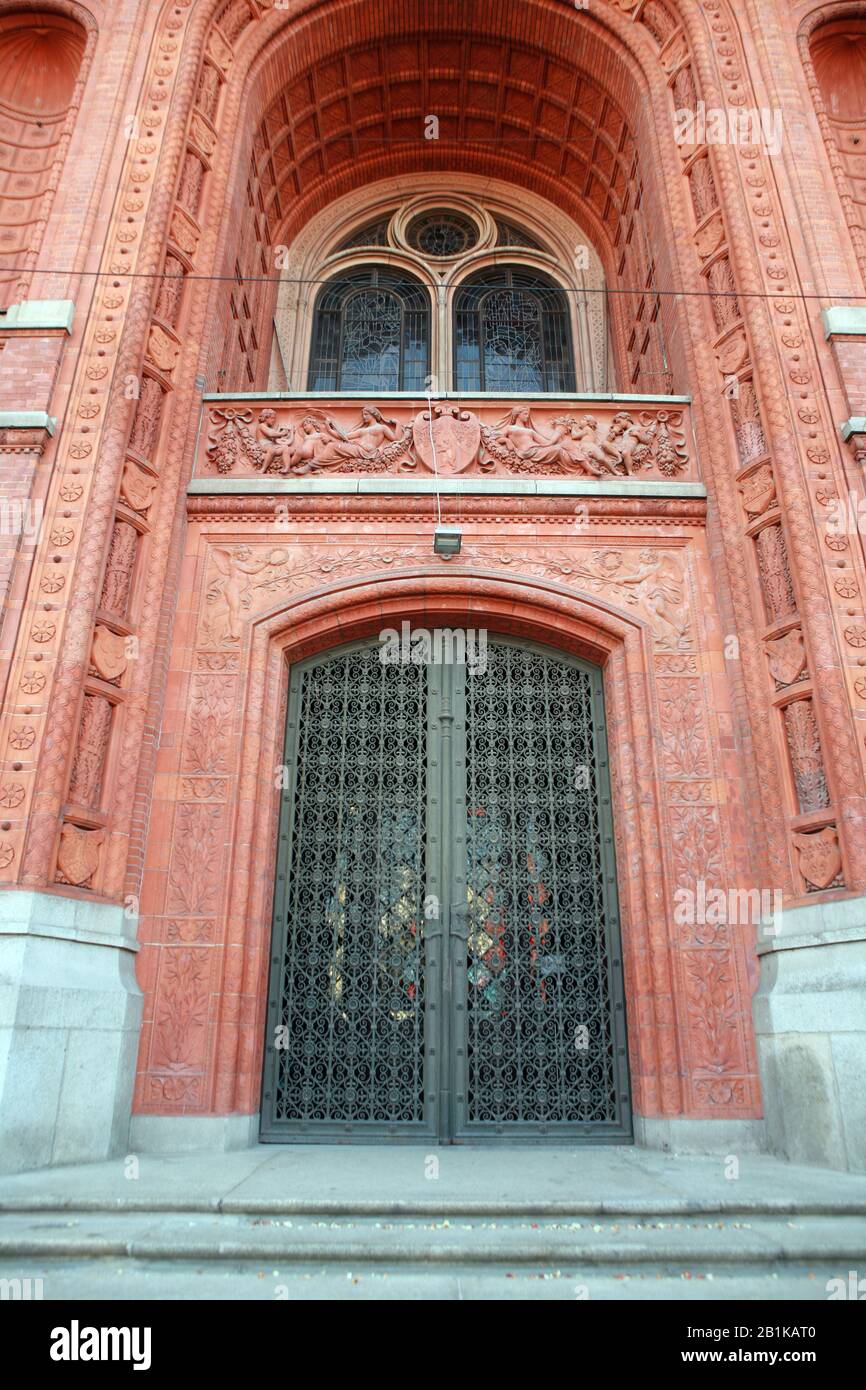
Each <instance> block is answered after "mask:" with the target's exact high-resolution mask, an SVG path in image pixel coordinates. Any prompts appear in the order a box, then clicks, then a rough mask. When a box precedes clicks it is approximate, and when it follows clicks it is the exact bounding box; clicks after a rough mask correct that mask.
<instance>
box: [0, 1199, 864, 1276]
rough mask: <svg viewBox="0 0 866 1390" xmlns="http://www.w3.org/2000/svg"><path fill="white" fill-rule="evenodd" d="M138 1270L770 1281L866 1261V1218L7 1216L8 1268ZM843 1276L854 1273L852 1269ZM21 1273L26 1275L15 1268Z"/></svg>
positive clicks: (1, 1239) (3, 1247) (2, 1235)
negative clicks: (524, 1273) (324, 1267)
mask: <svg viewBox="0 0 866 1390" xmlns="http://www.w3.org/2000/svg"><path fill="white" fill-rule="evenodd" d="M82 1258H89V1259H105V1258H112V1259H124V1258H128V1259H133V1260H137V1261H160V1260H174V1261H177V1260H184V1261H196V1262H201V1261H210V1260H232V1261H258V1262H265V1263H270V1264H274V1263H277V1262H282V1263H288V1264H297V1263H302V1264H305V1265H318V1264H321V1263H325V1264H329V1265H330V1264H340V1263H344V1264H349V1265H351V1264H353V1263H355V1264H364V1265H376V1264H385V1265H394V1266H402V1265H412V1264H418V1263H421V1264H422V1265H423V1266H462V1265H466V1266H470V1267H477V1268H483V1267H484V1266H487V1265H495V1266H500V1267H503V1268H507V1267H510V1266H515V1267H524V1266H536V1267H547V1266H554V1267H559V1266H561V1265H564V1264H568V1265H570V1266H572V1267H574V1268H594V1269H597V1270H603V1271H606V1272H608V1273H611V1274H615V1273H619V1272H622V1271H623V1270H627V1269H631V1268H634V1269H638V1268H640V1267H642V1266H647V1265H651V1266H654V1267H656V1268H658V1269H662V1270H667V1269H673V1268H676V1269H680V1270H688V1269H696V1270H702V1271H707V1270H712V1269H713V1268H714V1267H716V1266H719V1267H725V1268H737V1267H752V1268H756V1269H760V1270H764V1271H769V1270H771V1269H775V1268H777V1267H778V1266H784V1265H785V1264H789V1263H797V1264H800V1265H803V1266H806V1265H808V1264H809V1263H810V1262H821V1263H822V1265H832V1266H834V1267H835V1268H836V1273H838V1274H842V1273H844V1272H846V1271H847V1270H848V1269H849V1268H857V1267H858V1266H862V1264H863V1261H864V1259H866V1217H861V1216H851V1215H848V1214H846V1215H845V1216H844V1217H839V1216H815V1215H802V1214H798V1215H792V1216H789V1217H787V1218H786V1217H780V1216H778V1215H766V1214H759V1215H753V1216H750V1217H744V1218H742V1219H734V1218H731V1217H723V1216H719V1217H715V1218H713V1217H707V1216H700V1217H691V1218H660V1217H658V1216H656V1217H655V1218H646V1217H645V1218H634V1219H620V1220H613V1219H611V1218H610V1217H603V1218H600V1219H594V1220H593V1219H591V1220H581V1219H569V1220H565V1219H560V1220H550V1219H547V1218H545V1219H540V1220H537V1221H529V1220H527V1219H526V1218H525V1217H524V1216H522V1215H518V1216H515V1215H513V1214H512V1215H511V1216H503V1217H500V1218H498V1219H495V1220H494V1219H490V1218H478V1217H475V1218H474V1219H468V1218H466V1219H463V1220H460V1219H456V1220H452V1219H451V1218H448V1217H442V1216H441V1215H440V1216H438V1217H431V1218H429V1219H423V1218H415V1219H406V1218H403V1217H399V1218H393V1219H386V1220H383V1219H380V1218H375V1217H369V1216H357V1215H356V1216H351V1217H335V1216H332V1215H329V1214H325V1213H320V1214H319V1216H318V1218H316V1217H314V1216H313V1217H311V1216H301V1217H297V1216H294V1217H275V1216H261V1215H259V1216H252V1215H235V1214H230V1213H220V1214H217V1213H191V1212H187V1213H177V1212H175V1213H171V1212H151V1213H144V1212H131V1211H113V1212H107V1211H106V1212H100V1213H85V1212H79V1213H72V1212H69V1211H66V1212H62V1211H55V1212H52V1213H46V1212H39V1213H35V1212H30V1213H27V1212H23V1211H19V1212H7V1213H6V1214H5V1215H4V1216H3V1217H2V1219H0V1261H2V1264H3V1265H4V1266H6V1267H10V1266H11V1264H12V1263H13V1262H16V1261H18V1260H22V1259H27V1260H58V1259H78V1260H80V1259H82ZM843 1266H844V1269H843V1268H842V1267H843ZM16 1267H17V1266H16Z"/></svg>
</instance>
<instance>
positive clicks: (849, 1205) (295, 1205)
mask: <svg viewBox="0 0 866 1390" xmlns="http://www.w3.org/2000/svg"><path fill="white" fill-rule="evenodd" d="M129 1186H133V1185H132V1184H129ZM50 1212H55V1213H71V1214H75V1213H88V1214H89V1213H95V1212H104V1213H106V1214H110V1213H117V1212H128V1213H131V1214H134V1213H142V1212H145V1213H146V1212H166V1213H178V1214H182V1213H185V1212H188V1213H191V1214H223V1215H235V1216H279V1217H293V1216H297V1217H321V1218H323V1219H324V1218H328V1217H333V1218H349V1219H355V1218H364V1217H378V1218H380V1219H384V1218H387V1217H395V1218H398V1219H400V1220H412V1219H413V1218H418V1219H421V1220H424V1219H431V1220H432V1219H440V1220H446V1219H451V1218H454V1219H458V1218H468V1219H470V1220H473V1221H474V1220H485V1219H490V1220H496V1219H502V1218H507V1219H522V1220H533V1219H539V1220H549V1221H556V1220H575V1221H580V1220H585V1219H587V1218H590V1217H595V1218H597V1219H602V1218H604V1219H610V1220H615V1219H616V1218H618V1217H622V1218H626V1219H632V1218H637V1219H653V1218H657V1219H659V1220H662V1219H664V1218H665V1217H672V1218H676V1217H689V1216H708V1217H709V1216H721V1217H725V1218H726V1219H733V1218H736V1217H739V1216H743V1217H749V1216H776V1217H785V1216H838V1217H849V1216H850V1217H858V1216H864V1217H866V1196H860V1195H858V1194H856V1193H854V1194H851V1195H848V1194H844V1195H840V1196H836V1197H828V1196H821V1197H815V1198H814V1199H811V1198H808V1197H801V1196H796V1197H768V1196H764V1195H762V1196H752V1197H742V1196H740V1195H739V1194H736V1195H731V1196H721V1197H719V1196H708V1197H677V1196H667V1195H665V1194H654V1195H653V1196H651V1197H623V1196H617V1197H612V1198H605V1199H587V1200H573V1199H572V1200H556V1199H545V1200H540V1201H539V1200H537V1199H534V1198H527V1199H524V1200H520V1199H519V1198H515V1199H509V1200H508V1201H505V1200H503V1201H485V1200H478V1201H460V1200H457V1199H453V1198H446V1199H445V1200H439V1201H432V1200H431V1201H423V1200H417V1199H414V1200H407V1201H402V1200H398V1201H395V1200H393V1199H380V1198H370V1199H346V1200H329V1199H327V1198H323V1199H317V1200H313V1199H309V1198H297V1197H284V1196H274V1195H270V1194H269V1195H268V1196H266V1197H254V1196H237V1197H232V1196H213V1197H198V1196H195V1195H192V1194H189V1193H184V1194H182V1195H162V1194H160V1193H158V1192H153V1191H149V1192H148V1194H147V1195H143V1196H137V1195H135V1193H134V1191H133V1192H132V1193H127V1192H124V1193H122V1194H115V1195H105V1194H104V1193H100V1194H94V1195H93V1196H81V1195H79V1194H75V1195H70V1196H68V1197H63V1196H60V1195H59V1194H58V1193H56V1192H53V1191H49V1192H45V1193H40V1192H36V1191H32V1192H27V1191H23V1192H21V1193H16V1192H8V1191H7V1192H6V1193H5V1194H3V1195H0V1218H2V1215H3V1213H19V1214H21V1213H34V1214H37V1213H50Z"/></svg>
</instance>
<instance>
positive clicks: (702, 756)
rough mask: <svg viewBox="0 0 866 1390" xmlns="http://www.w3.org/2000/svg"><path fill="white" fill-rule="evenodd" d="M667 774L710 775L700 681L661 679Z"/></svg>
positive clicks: (660, 692)
mask: <svg viewBox="0 0 866 1390" xmlns="http://www.w3.org/2000/svg"><path fill="white" fill-rule="evenodd" d="M659 707H660V711H661V720H662V750H663V762H664V768H665V776H666V777H708V776H709V775H710V771H711V769H710V761H709V757H708V754H707V739H706V730H705V727H704V714H703V707H702V705H701V689H700V684H699V682H698V681H693V680H662V681H659Z"/></svg>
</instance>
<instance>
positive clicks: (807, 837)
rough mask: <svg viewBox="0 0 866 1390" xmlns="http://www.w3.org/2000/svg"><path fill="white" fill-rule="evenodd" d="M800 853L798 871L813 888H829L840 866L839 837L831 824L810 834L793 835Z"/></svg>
mask: <svg viewBox="0 0 866 1390" xmlns="http://www.w3.org/2000/svg"><path fill="white" fill-rule="evenodd" d="M794 844H795V846H796V848H797V850H798V852H799V855H800V872H801V873H802V875H803V877H804V878H805V879H806V881H807V882H808V883H811V884H812V887H813V888H829V886H830V884H831V883H832V882H833V880H834V878H835V877H836V875H837V874H838V872H839V870H840V869H841V867H842V852H841V850H840V849H839V837H838V835H837V834H836V831H835V830H834V828H833V826H832V825H825V826H824V829H823V830H817V831H813V832H812V833H811V834H802V835H795V836H794Z"/></svg>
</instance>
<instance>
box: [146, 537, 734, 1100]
mask: <svg viewBox="0 0 866 1390" xmlns="http://www.w3.org/2000/svg"><path fill="white" fill-rule="evenodd" d="M506 548H507V547H506ZM273 549H274V546H273V539H272V538H271V539H268V538H267V537H259V538H258V540H257V544H256V547H255V548H254V549H253V550H248V551H247V553H246V554H245V555H244V556H243V557H242V563H244V564H245V565H247V567H248V569H249V571H250V573H249V574H248V575H247V579H248V580H251V581H253V582H254V581H255V579H256V578H258V577H261V576H263V577H264V584H265V587H267V585H268V584H269V583H271V582H272V581H271V580H270V579H269V578H268V577H267V576H268V574H269V572H270V570H271V569H273V570H275V571H277V572H279V571H280V570H281V569H285V566H284V565H283V564H282V561H281V560H280V559H279V557H277V556H275V555H274V554H273V553H272V552H273ZM296 549H303V557H302V560H301V561H300V562H299V564H298V565H296V567H295V570H294V573H295V574H296V576H297V587H296V588H295V590H294V592H292V593H291V594H289V593H288V592H286V591H285V590H284V591H283V594H282V596H279V595H276V596H275V598H276V601H275V602H273V603H271V605H270V606H268V607H265V608H263V609H261V610H260V611H257V608H258V601H255V602H251V604H250V606H249V607H248V608H247V609H244V608H243V603H242V601H239V603H238V606H237V611H238V612H239V613H241V614H242V615H243V616H242V620H241V621H242V627H243V632H242V633H240V632H239V637H238V640H237V641H236V642H231V643H228V644H226V643H224V642H222V641H218V643H217V645H216V646H214V644H213V641H212V637H213V632H212V631H211V630H210V629H209V628H208V627H207V626H200V627H198V628H197V629H196V630H195V632H193V631H191V633H190V638H191V640H190V650H189V661H188V668H189V676H188V689H187V690H186V691H185V693H184V695H183V696H182V698H181V699H180V701H179V703H178V706H177V710H178V714H177V717H178V719H179V720H180V723H179V725H178V730H177V741H176V745H175V746H176V747H177V749H178V752H177V773H176V774H175V773H172V775H171V786H172V787H173V788H174V791H173V793H170V796H171V798H172V800H171V805H168V804H166V803H165V802H163V803H162V806H161V814H163V815H167V816H168V817H169V818H170V820H171V821H172V823H173V831H172V835H171V850H170V861H169V864H168V875H167V880H168V886H167V891H166V895H165V900H164V905H163V910H162V911H161V912H160V913H159V914H158V915H157V916H156V917H155V918H153V919H150V920H149V922H148V925H147V927H146V928H145V933H144V935H145V941H146V943H147V944H145V946H144V952H143V954H144V956H145V960H144V968H145V971H146V973H147V975H148V978H154V979H155V980H156V981H157V983H156V987H155V989H156V995H155V998H154V1001H153V1016H154V1018H160V1017H173V1018H176V1017H178V1015H179V1014H182V1015H184V1011H185V1009H186V1007H187V1005H188V1003H189V998H188V995H185V993H184V984H183V978H186V979H187V980H189V977H190V973H189V970H183V971H179V970H178V969H176V968H175V964H176V963H177V961H178V960H179V957H180V954H181V952H184V953H186V954H187V955H188V954H189V953H190V952H193V953H197V955H198V957H200V959H201V964H202V967H203V968H204V967H205V966H206V965H207V964H208V961H207V958H206V957H205V956H204V955H203V954H202V952H201V951H199V950H198V948H199V946H203V947H206V948H207V947H210V946H214V945H219V946H220V947H221V948H222V951H223V953H224V957H225V962H226V964H225V976H226V980H230V981H231V984H230V986H228V985H224V989H225V988H228V989H229V990H230V1000H229V1001H227V1000H226V999H225V997H224V995H223V992H222V991H220V990H219V989H216V988H214V985H213V980H212V978H211V977H210V976H208V979H207V981H205V982H203V983H202V987H201V995H202V1010H201V1011H200V1014H201V1017H200V1027H201V1029H202V1030H203V1031H202V1032H201V1035H200V1038H199V1040H200V1041H202V1042H203V1040H204V1037H205V1036H207V1037H210V1038H212V1039H213V1045H212V1047H209V1048H208V1049H207V1051H205V1049H204V1048H203V1047H202V1048H198V1047H196V1046H190V1045H189V1044H190V1042H191V1039H190V1037H189V1036H188V1035H187V1033H186V1032H184V1037H183V1040H182V1043H181V1042H179V1041H178V1037H177V1035H176V1034H175V1033H172V1032H166V1031H165V1030H159V1029H155V1030H153V1032H152V1033H151V1035H150V1037H149V1038H148V1041H147V1045H146V1047H145V1048H144V1049H143V1052H142V1057H141V1059H140V1064H141V1074H140V1077H139V1086H138V1092H137V1107H138V1108H139V1109H142V1110H145V1111H156V1112H158V1113H178V1112H179V1111H184V1112H188V1111H190V1110H192V1111H207V1110H208V1109H215V1110H218V1111H221V1110H234V1109H237V1110H241V1111H251V1110H253V1109H254V1108H255V1103H256V1097H257V1094H258V1084H259V1056H258V1053H259V1048H258V1039H259V1037H260V1035H261V1028H262V1027H263V1026H264V1022H263V1015H262V1009H263V1007H264V998H265V980H266V974H267V955H268V949H267V948H268V925H267V924H268V922H269V919H270V906H271V904H270V895H271V891H272V889H271V884H272V881H273V856H274V846H275V844H276V833H275V819H274V818H275V815H276V801H277V797H276V795H275V794H274V795H271V796H266V795H263V792H262V789H263V788H265V787H271V786H272V785H273V769H274V767H275V766H276V765H277V764H279V763H280V761H281V757H282V745H281V740H282V727H283V717H284V701H285V694H286V688H287V681H286V664H287V662H289V661H294V660H300V659H302V658H303V657H305V656H308V655H311V654H313V653H314V652H316V651H320V650H323V649H325V648H327V647H331V646H334V645H339V644H341V643H343V642H347V641H352V640H355V639H356V638H359V637H364V636H369V635H375V634H376V633H377V632H379V631H381V630H382V628H383V627H387V626H393V625H394V624H395V623H397V624H399V622H400V621H402V620H408V621H410V622H412V623H413V624H414V625H423V626H427V627H430V626H437V625H439V626H442V625H449V626H455V625H457V626H461V625H462V626H465V625H466V624H467V621H468V622H471V623H472V624H474V625H475V626H476V627H477V626H484V627H487V628H488V629H489V630H491V631H496V632H505V633H511V634H514V635H520V636H527V637H532V638H534V639H535V640H539V641H544V642H548V643H550V644H551V645H554V646H557V647H559V648H561V649H564V650H567V651H573V652H575V653H577V654H580V655H582V656H584V657H585V658H588V659H589V660H592V661H595V662H597V663H599V664H601V665H603V666H604V667H605V674H606V699H607V707H608V722H609V727H610V737H611V756H612V764H613V785H614V795H615V800H616V807H617V813H616V816H615V824H616V827H617V854H618V863H619V873H618V879H619V882H620V891H621V896H622V900H623V901H622V906H623V916H624V933H623V936H624V944H625V955H626V986H627V995H628V1006H629V1019H630V1025H631V1052H632V1070H633V1075H634V1077H635V1081H636V1091H637V1108H638V1110H639V1112H640V1113H642V1114H680V1113H684V1112H685V1113H688V1114H693V1115H712V1116H717V1117H718V1116H721V1115H725V1116H727V1117H729V1118H735V1117H736V1118H745V1117H747V1116H752V1115H755V1114H757V1113H758V1112H759V1097H758V1085H757V1077H756V1068H755V1060H754V1055H753V1050H752V1044H751V1041H750V1039H749V1037H748V1030H747V1028H746V1027H745V1025H744V1023H743V1020H744V1019H746V1018H748V993H749V971H748V964H747V957H748V953H749V950H750V949H751V945H750V943H749V942H748V941H747V940H746V939H745V937H744V934H743V933H741V932H740V931H739V930H737V929H733V928H728V927H726V926H718V927H700V926H699V927H696V928H685V929H684V928H680V927H677V926H676V925H675V924H674V923H673V921H672V920H671V918H670V916H669V915H668V914H667V913H666V912H665V910H664V909H663V907H662V906H661V905H662V904H671V903H672V902H673V888H674V887H675V886H676V885H677V884H678V883H680V882H691V881H692V876H693V875H697V876H702V877H704V878H705V879H706V881H707V882H708V883H710V884H713V885H715V884H716V883H720V884H728V883H729V882H731V881H736V876H737V873H738V871H741V870H742V866H741V865H739V864H738V863H737V862H736V861H735V858H734V857H732V856H733V853H734V852H733V850H732V841H733V836H732V835H731V833H730V826H729V824H728V817H729V811H728V807H729V806H730V805H731V804H732V803H731V800H730V798H729V797H727V796H726V795H725V794H724V792H723V791H722V780H723V776H722V769H721V768H720V767H719V766H717V763H716V759H717V757H718V753H717V752H715V751H714V750H717V749H718V747H719V745H718V741H717V729H716V727H715V722H714V721H715V719H716V711H715V709H714V696H713V695H712V693H711V688H710V684H708V682H709V679H710V678H709V677H708V676H707V675H705V674H703V673H702V663H701V662H700V659H699V657H698V654H697V650H696V647H695V645H694V644H693V643H692V642H691V640H687V643H686V645H684V646H682V647H675V646H674V644H672V643H670V642H669V641H668V639H667V637H666V636H665V635H664V632H663V630H662V629H661V628H660V627H659V629H658V631H659V636H660V640H658V639H653V637H652V631H653V624H654V623H655V622H656V621H657V618H658V615H656V617H655V618H653V617H652V615H651V614H650V613H649V612H647V611H645V612H644V615H643V617H641V615H640V611H639V606H638V607H635V608H633V611H632V614H631V615H629V613H628V612H626V611H625V610H624V609H623V608H622V607H615V606H612V605H611V604H610V602H609V599H608V598H607V597H606V595H605V593H603V592H601V590H600V591H599V592H598V593H597V594H595V595H591V594H589V593H587V592H585V591H584V592H583V593H581V592H580V589H579V588H578V590H577V591H575V589H574V587H573V579H572V580H571V581H569V580H568V579H567V577H566V576H565V575H564V573H563V565H562V563H561V561H560V560H558V558H557V552H556V547H555V546H554V547H553V548H545V549H539V551H538V552H537V555H538V558H537V562H536V563H534V564H533V565H531V566H530V567H529V569H527V565H526V563H525V562H524V558H523V552H522V551H521V552H519V553H517V554H516V555H515V560H516V563H514V564H513V565H507V566H506V567H505V571H504V572H503V571H502V569H501V564H502V558H503V557H502V549H503V548H502V546H500V547H499V553H498V555H496V554H494V550H493V549H491V548H489V547H485V546H483V545H482V546H481V547H480V548H479V550H478V553H477V554H475V553H474V552H473V557H472V559H473V563H471V564H470V565H469V566H465V565H464V566H462V567H461V568H460V569H459V570H454V571H451V570H449V571H448V572H447V574H446V573H445V572H444V571H443V569H442V567H441V566H440V567H439V568H431V567H430V566H429V564H428V563H427V555H426V553H424V552H422V551H419V550H418V547H417V545H416V544H415V543H413V542H412V541H409V542H408V543H402V544H397V545H395V546H392V547H391V549H392V550H393V551H394V554H393V555H391V556H390V560H391V563H384V562H385V561H386V560H388V558H389V555H388V553H387V551H388V546H387V543H386V546H385V548H384V549H382V548H381V547H379V548H376V547H374V548H373V552H372V554H371V552H370V550H369V547H366V546H365V545H363V544H362V545H360V546H359V547H357V561H356V563H357V562H360V563H361V564H366V565H370V566H372V568H370V569H367V570H365V571H364V572H363V573H360V574H359V573H357V572H355V573H352V574H351V577H349V576H348V575H344V576H340V574H339V564H336V565H335V560H338V558H339V557H337V556H336V555H335V553H334V550H333V547H332V546H329V545H324V546H323V545H322V544H321V543H320V542H317V541H315V540H313V539H311V541H310V544H308V545H305V546H303V547H296ZM269 551H270V552H271V553H270V555H269V553H268V552H269ZM632 553H633V552H630V554H632ZM654 553H655V556H656V559H657V560H658V561H660V562H661V561H663V560H666V559H667V560H673V561H674V562H675V563H678V564H680V565H684V564H685V552H684V551H683V550H678V551H674V552H670V551H669V547H667V546H658V547H657V548H656V550H655V552H654ZM199 554H200V560H201V564H200V572H201V576H202V583H201V585H200V586H198V588H197V595H198V598H197V602H198V607H199V612H200V613H201V612H205V611H206V610H207V608H208V607H209V606H212V605H211V602H210V600H211V595H212V592H213V576H214V573H216V574H217V575H218V576H220V577H222V578H228V579H230V580H233V577H232V574H231V571H230V570H229V571H227V569H226V565H225V564H224V563H220V564H217V565H216V566H215V567H214V565H213V561H214V560H215V559H216V557H217V555H218V554H220V555H221V557H223V558H224V556H225V547H223V546H221V545H217V546H214V545H213V544H209V545H208V546H207V547H206V548H205V549H204V550H202V551H200V552H199ZM560 554H561V555H562V558H563V560H564V559H565V557H566V556H568V557H570V556H571V550H570V549H568V550H566V551H565V552H560ZM261 559H265V560H268V559H270V560H271V561H275V562H276V563H275V564H272V565H266V566H264V567H262V568H260V569H258V570H256V566H257V564H258V561H259V560H261ZM497 561H498V564H499V566H500V568H499V571H498V572H497V570H496V569H492V568H491V564H494V565H496V564H497ZM379 566H381V568H379ZM254 570H255V571H256V572H255V574H254V573H253V571H254ZM682 573H684V571H682ZM235 578H236V576H235ZM564 581H565V582H564ZM244 582H246V581H244ZM688 587H689V590H690V584H689V586H688ZM238 598H239V600H240V599H241V590H240V589H239V593H238ZM696 598H697V596H696V594H693V593H692V592H691V591H690V592H689V595H688V598H686V599H684V601H685V602H686V604H687V606H688V608H689V611H690V613H691V614H692V615H693V621H694V622H696V623H699V622H700V617H699V609H698V608H697V607H696V606H695V605H696ZM704 638H705V634H702V636H701V638H700V646H701V650H703V649H704V647H703V642H704ZM232 716H234V718H235V719H236V720H237V727H238V728H239V729H242V731H243V734H242V743H241V745H240V746H239V747H237V748H235V747H234V745H233V742H232V740H231V737H230V733H229V725H230V723H231V720H232ZM165 788H166V792H167V791H168V783H166V784H165ZM163 794H165V793H163ZM174 798H176V800H175V799H174ZM225 843H229V844H231V845H232V846H233V847H234V848H233V851H232V862H231V865H230V867H229V871H228V872H227V873H226V874H225V875H220V874H217V873H216V862H217V857H218V855H219V853H220V848H219V847H220V846H221V845H223V844H225ZM154 854H155V859H154V868H155V869H158V870H159V872H160V874H161V872H162V870H163V868H164V866H163V865H162V863H161V861H160V860H159V852H158V851H156V850H154ZM157 861H159V862H157ZM220 885H225V889H226V890H227V891H226V892H225V893H224V894H223V893H222V888H221V887H220ZM145 891H146V892H149V890H148V889H147V888H146V890H145ZM148 957H152V958H153V959H151V960H149V959H148ZM157 957H158V960H159V965H158V969H157V968H156V958H157ZM187 963H188V964H189V962H187ZM197 973H198V972H197V971H193V974H196V975H197ZM208 991H210V993H209V994H208ZM235 1004H237V1007H235ZM184 1016H185V1015H184Z"/></svg>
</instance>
